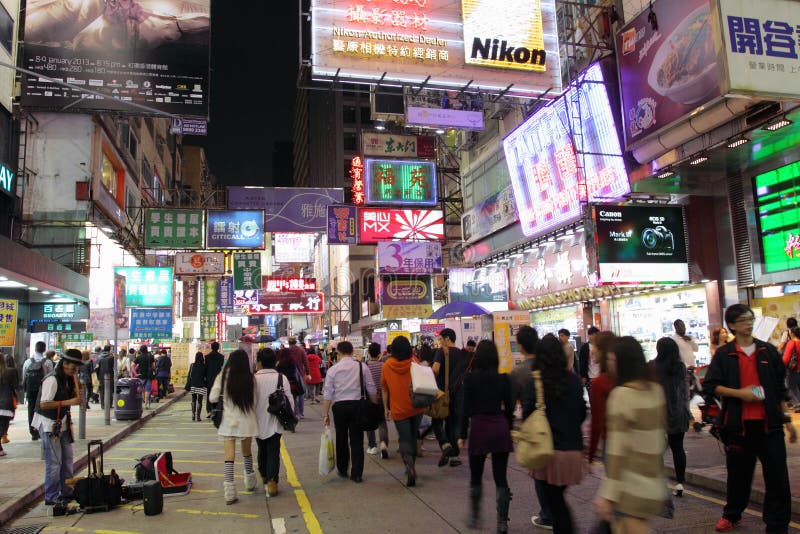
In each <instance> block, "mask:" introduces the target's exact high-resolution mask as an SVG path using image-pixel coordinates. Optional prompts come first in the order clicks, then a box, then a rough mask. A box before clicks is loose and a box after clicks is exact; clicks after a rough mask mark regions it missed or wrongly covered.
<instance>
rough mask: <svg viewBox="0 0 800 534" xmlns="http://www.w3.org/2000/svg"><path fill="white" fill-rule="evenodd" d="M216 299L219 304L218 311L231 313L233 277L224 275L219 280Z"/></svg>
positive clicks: (232, 308) (232, 309) (232, 307)
mask: <svg viewBox="0 0 800 534" xmlns="http://www.w3.org/2000/svg"><path fill="white" fill-rule="evenodd" d="M217 299H218V304H219V311H220V312H222V313H233V312H234V310H235V308H234V306H233V278H231V277H230V276H226V277H225V278H223V279H222V280H220V281H219V289H218V291H217Z"/></svg>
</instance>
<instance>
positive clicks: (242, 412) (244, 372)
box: [208, 349, 258, 504]
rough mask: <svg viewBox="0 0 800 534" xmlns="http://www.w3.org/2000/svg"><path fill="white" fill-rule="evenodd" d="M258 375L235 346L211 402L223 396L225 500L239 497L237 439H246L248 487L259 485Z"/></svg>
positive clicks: (244, 441) (243, 452) (245, 470)
mask: <svg viewBox="0 0 800 534" xmlns="http://www.w3.org/2000/svg"><path fill="white" fill-rule="evenodd" d="M255 386H256V383H255V378H254V377H253V371H252V370H251V368H250V358H249V357H248V355H247V353H246V352H245V351H243V350H241V349H240V350H235V351H233V352H231V353H230V355H229V356H228V361H227V362H225V366H224V367H223V368H222V372H221V373H219V374H218V375H217V378H216V380H214V386H213V387H212V388H211V394H210V395H209V397H208V400H209V402H214V403H216V402H219V401H220V397H221V398H222V405H223V411H222V422H221V423H220V425H219V430H218V432H217V433H218V434H219V436H220V438H222V441H223V442H224V444H225V482H224V483H223V489H224V491H225V504H233V503H235V502H236V501H237V500H238V497H237V495H236V484H235V482H234V481H233V462H234V461H235V459H236V442H237V441H241V443H242V457H243V458H244V488H245V490H247V491H253V489H255V487H256V473H255V471H254V470H253V453H252V449H251V447H252V443H253V436H255V435H257V434H258V421H257V420H256V410H255V404H256V395H255Z"/></svg>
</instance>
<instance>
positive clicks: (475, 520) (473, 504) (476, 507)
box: [467, 486, 482, 530]
mask: <svg viewBox="0 0 800 534" xmlns="http://www.w3.org/2000/svg"><path fill="white" fill-rule="evenodd" d="M481 489H482V487H481V486H470V487H469V519H468V520H467V527H469V528H470V529H472V530H480V528H481Z"/></svg>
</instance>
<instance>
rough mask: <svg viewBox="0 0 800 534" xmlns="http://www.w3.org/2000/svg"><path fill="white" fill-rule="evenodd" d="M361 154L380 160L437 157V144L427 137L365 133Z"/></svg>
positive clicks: (362, 139) (363, 134) (362, 135)
mask: <svg viewBox="0 0 800 534" xmlns="http://www.w3.org/2000/svg"><path fill="white" fill-rule="evenodd" d="M361 154H362V155H363V156H365V157H379V158H420V159H433V158H435V157H436V142H435V139H434V138H433V137H430V136H425V135H396V134H381V133H374V132H364V133H362V134H361Z"/></svg>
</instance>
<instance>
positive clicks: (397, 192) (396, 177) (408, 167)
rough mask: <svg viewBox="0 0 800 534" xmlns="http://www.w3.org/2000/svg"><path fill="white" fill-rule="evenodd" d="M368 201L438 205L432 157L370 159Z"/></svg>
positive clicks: (434, 167) (366, 172)
mask: <svg viewBox="0 0 800 534" xmlns="http://www.w3.org/2000/svg"><path fill="white" fill-rule="evenodd" d="M364 177H365V181H366V187H365V188H366V193H367V202H366V203H367V204H392V205H397V204H421V205H428V206H434V205H436V201H437V198H436V165H435V164H434V163H433V162H432V161H401V160H382V159H367V160H366V164H365V165H364Z"/></svg>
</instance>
